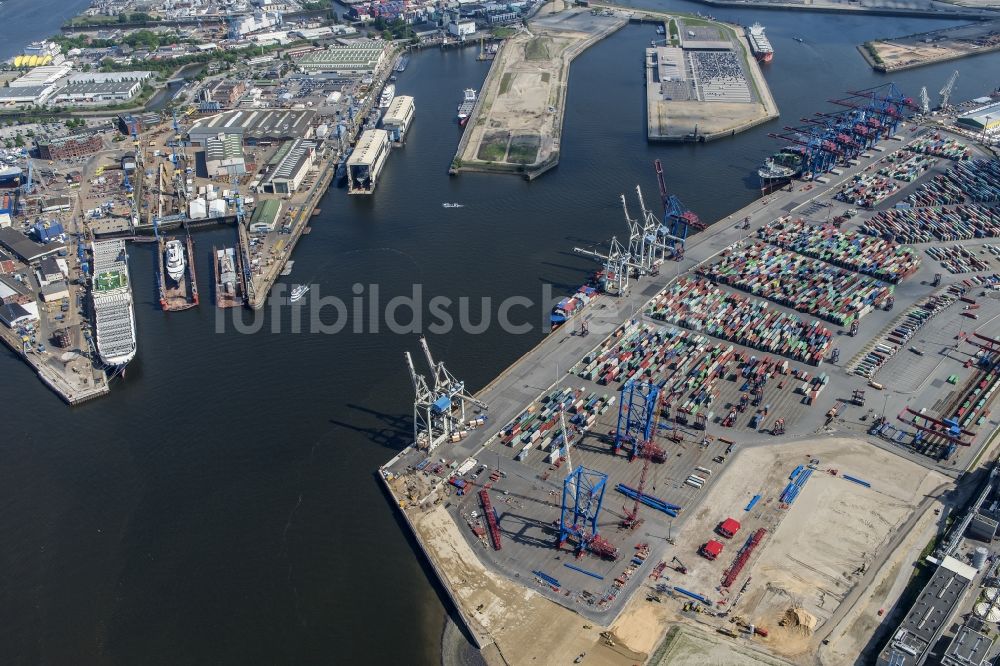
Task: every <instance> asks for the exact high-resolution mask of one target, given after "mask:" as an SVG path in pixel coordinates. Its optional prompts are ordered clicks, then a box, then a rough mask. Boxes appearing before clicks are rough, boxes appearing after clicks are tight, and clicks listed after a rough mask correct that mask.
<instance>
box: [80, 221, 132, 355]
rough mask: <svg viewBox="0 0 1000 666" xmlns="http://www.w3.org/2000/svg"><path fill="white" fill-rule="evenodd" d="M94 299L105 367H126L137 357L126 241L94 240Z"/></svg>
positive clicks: (98, 339) (100, 351) (99, 343)
mask: <svg viewBox="0 0 1000 666" xmlns="http://www.w3.org/2000/svg"><path fill="white" fill-rule="evenodd" d="M91 248H92V250H93V252H94V266H93V277H92V278H91V289H90V293H91V297H92V298H93V300H94V319H95V326H96V338H97V339H96V342H97V352H98V354H99V355H100V357H101V361H103V362H104V364H105V365H108V366H112V367H122V366H125V365H126V364H127V363H128V362H129V361H131V360H132V359H133V358H135V351H136V336H135V310H134V308H133V305H132V283H131V280H130V279H129V274H128V256H127V255H126V253H125V241H123V240H108V241H94V243H93V244H92V245H91Z"/></svg>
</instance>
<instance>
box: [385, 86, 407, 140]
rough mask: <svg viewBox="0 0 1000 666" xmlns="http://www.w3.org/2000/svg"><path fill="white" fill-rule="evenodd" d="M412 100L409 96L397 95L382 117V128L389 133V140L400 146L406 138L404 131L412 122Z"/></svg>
mask: <svg viewBox="0 0 1000 666" xmlns="http://www.w3.org/2000/svg"><path fill="white" fill-rule="evenodd" d="M413 113H414V107H413V98H412V97H410V96H409V95H397V96H396V97H394V98H393V100H392V102H391V103H390V104H389V108H388V109H386V111H385V116H383V117H382V127H383V128H384V129H385V131H386V132H388V133H389V140H390V141H392V142H393V143H395V144H402V143H403V140H404V139H405V138H406V130H408V129H409V128H410V123H411V122H413Z"/></svg>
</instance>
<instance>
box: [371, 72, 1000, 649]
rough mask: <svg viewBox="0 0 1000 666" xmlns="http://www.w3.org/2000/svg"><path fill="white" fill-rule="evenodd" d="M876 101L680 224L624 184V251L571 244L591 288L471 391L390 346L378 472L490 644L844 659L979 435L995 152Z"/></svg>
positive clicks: (669, 202)
mask: <svg viewBox="0 0 1000 666" xmlns="http://www.w3.org/2000/svg"><path fill="white" fill-rule="evenodd" d="M888 90H889V92H884V89H879V90H874V91H868V93H867V95H861V97H862V98H867V99H868V100H869V101H870V104H871V106H870V107H868V108H869V111H871V112H872V113H873V115H877V113H881V114H882V115H881V119H882V125H881V127H880V128H879V131H878V133H877V134H878V137H877V138H875V137H872V136H869V137H868V139H867V140H866V142H865V143H864V145H863V146H862V148H861V149H860V150H858V151H856V152H851V153H848V152H847V151H845V150H843V148H837V147H834V146H833V145H832V144H827V145H825V147H824V144H823V143H822V142H819V143H817V144H816V145H815V146H814V147H813V149H814V150H820V151H821V150H832V151H836V153H837V159H834V160H832V161H831V163H830V164H829V165H828V166H827V167H825V168H826V170H825V171H822V172H820V171H819V170H818V169H817V170H816V171H814V172H813V177H812V179H811V180H809V181H805V180H793V181H791V182H790V183H789V184H787V185H786V186H784V187H783V188H781V189H779V190H778V191H776V192H774V193H773V194H771V195H769V196H766V197H764V198H762V199H760V200H758V201H757V202H754V203H753V204H751V205H750V206H748V207H746V208H745V209H743V210H741V211H737V212H736V213H734V214H733V215H731V216H728V217H727V218H725V219H724V220H719V221H717V222H716V223H715V224H713V225H711V226H709V227H708V228H707V229H705V230H703V231H700V232H699V233H694V232H695V231H699V228H698V227H696V226H695V225H693V224H692V222H695V221H697V216H696V215H695V214H693V213H692V212H691V211H687V210H686V209H685V208H684V207H683V204H681V203H680V202H679V200H678V199H677V197H676V196H675V195H672V194H670V193H669V191H668V187H667V178H666V177H662V178H660V179H659V180H660V182H659V185H660V195H661V200H662V201H663V212H662V213H661V212H660V211H659V210H656V211H654V210H652V209H650V208H649V207H648V206H647V204H646V203H645V201H644V199H643V196H642V191H641V188H638V189H637V192H636V194H635V195H633V196H630V197H623V203H624V204H625V205H624V213H625V223H626V224H625V226H624V227H622V228H621V230H620V233H621V235H622V236H623V237H624V236H625V235H626V234H627V235H628V237H629V238H630V240H631V241H633V242H630V243H629V244H628V246H627V247H626V245H625V244H624V243H618V242H617V241H612V243H611V245H610V246H606V247H603V248H578V251H580V252H582V253H584V254H587V255H589V256H594V257H595V258H597V259H598V260H599V261H600V262H601V264H602V270H601V271H600V274H601V276H600V279H601V280H603V284H604V285H605V286H606V287H610V289H607V290H606V293H605V294H604V295H602V296H601V297H599V298H596V299H593V300H592V301H591V304H590V305H588V306H586V307H584V308H582V310H576V311H575V312H574V313H573V315H572V316H570V317H569V319H568V321H566V322H565V323H564V324H563V325H562V326H560V327H559V328H556V329H555V330H554V332H553V333H552V334H550V335H549V336H548V337H546V338H545V339H544V340H543V341H542V342H541V343H540V344H539V345H538V346H537V347H536V348H534V349H532V350H531V351H530V352H528V353H527V354H525V356H523V357H522V358H521V359H519V360H518V361H517V362H516V363H515V364H514V365H512V366H511V367H510V368H508V369H507V370H506V371H504V372H503V373H502V374H501V375H500V376H499V377H498V378H497V379H495V380H494V381H493V382H491V383H490V384H489V385H488V386H486V387H485V388H483V389H482V390H480V391H478V392H476V393H475V394H472V393H471V392H469V391H468V390H467V389H466V387H465V385H464V383H463V382H461V381H460V379H459V378H456V377H455V376H453V375H452V374H451V373H450V372H449V371H448V370H447V367H446V365H445V363H444V362H443V361H441V360H439V359H435V358H434V357H433V356H432V354H431V351H430V346H429V344H428V342H427V341H426V340H425V341H422V351H423V356H424V359H425V360H426V364H424V363H420V364H419V365H418V364H416V363H414V361H413V359H412V357H411V356H410V355H409V354H407V358H406V361H407V366H408V368H409V372H410V374H411V378H412V380H413V385H414V389H415V401H414V415H413V416H414V435H413V441H414V444H413V445H411V446H410V447H408V448H407V449H405V450H404V451H402V452H401V453H399V454H398V455H397V456H396V457H394V458H393V459H392V460H390V461H389V462H388V463H386V464H385V465H384V466H383V467H382V468H381V469H380V473H381V478H382V479H383V481H384V486H385V488H386V490H387V492H388V493H389V495H390V496H391V497H392V500H393V502H394V503H395V504H396V505H397V506H398V507H399V509H400V512H401V515H402V516H403V518H404V520H405V522H406V523H407V525H408V526H409V528H410V529H411V530H412V531H413V533H414V535H415V537H416V539H417V543H418V544H419V546H420V549H421V552H422V553H423V554H424V556H425V557H427V559H428V561H429V563H430V565H431V568H432V569H433V570H434V571H435V573H436V575H437V576H438V577H439V579H440V580H441V583H442V585H443V587H444V589H445V591H446V593H447V594H448V596H449V598H450V599H451V600H452V602H453V603H454V605H455V607H456V610H457V612H458V614H459V615H460V616H461V617H462V619H463V621H464V623H465V625H466V627H467V629H468V633H469V635H470V636H472V637H473V639H474V640H475V641H476V643H477V645H478V646H479V647H480V648H483V649H484V651H487V652H490V653H492V654H494V655H495V654H496V653H499V655H500V656H501V657H502V658H503V659H504V660H506V661H507V662H509V663H523V662H526V661H530V660H531V659H533V658H534V659H552V658H554V655H558V654H565V655H567V656H569V657H571V658H572V657H574V656H577V655H579V654H583V653H586V654H587V655H589V656H588V658H596V656H597V655H599V658H600V659H601V660H606V661H607V663H635V662H639V661H642V660H645V659H646V658H648V657H653V656H657V655H659V656H662V655H661V654H660V653H659V652H656V650H657V647H658V645H659V643H660V639H661V638H662V636H663V634H664V632H665V631H666V630H667V628H668V627H669V626H671V625H673V626H675V627H679V629H676V628H675V630H672V631H682V632H693V633H694V635H696V637H697V640H700V641H708V643H707V644H706V645H707V646H708V647H706V648H705V649H709V648H711V649H715V648H718V649H730V648H732V649H737V647H738V646H737V645H736V643H734V642H733V641H732V639H731V638H730V636H742V637H744V638H746V639H747V640H750V641H751V643H752V644H753V646H754V648H753V649H754V650H763V651H765V652H766V653H768V659H772V658H778V659H787V660H789V662H790V663H800V662H801V659H802V658H804V655H806V654H807V653H809V652H816V651H833V650H837V651H840V652H838V654H840V653H844V654H846V655H848V656H849V657H850V658H851V659H854V658H856V657H857V655H858V654H860V652H861V651H862V650H863V649H864V648H865V644H866V643H867V641H868V639H869V638H870V628H869V631H868V633H867V634H863V635H862V634H860V633H858V632H857V631H855V629H856V625H855V624H854V623H855V622H856V621H857V620H858V618H859V617H871V618H876V617H877V616H876V613H875V611H876V610H878V609H880V608H885V607H891V606H893V604H894V599H895V598H897V597H898V594H899V592H900V590H901V589H902V587H903V586H905V582H906V579H908V578H909V572H908V571H907V570H906V564H908V562H909V561H912V559H913V558H912V556H911V555H910V550H909V549H912V548H913V547H914V544H915V543H916V542H917V541H919V539H920V538H921V537H923V539H924V540H923V541H921V542H919V543H916V551H919V550H920V549H921V548H923V546H924V545H925V544H926V542H927V540H928V539H930V538H932V537H933V536H934V530H935V524H936V522H935V520H934V519H933V515H932V514H931V509H932V508H935V507H937V508H940V507H941V506H942V504H941V502H942V493H944V492H945V491H946V490H949V489H952V488H955V486H956V484H959V483H961V482H962V481H963V479H964V478H965V477H964V476H963V475H964V474H965V472H966V471H967V470H972V469H974V468H975V467H976V466H977V464H978V461H979V460H980V458H981V456H983V455H985V452H986V448H987V447H988V446H989V445H990V444H991V442H992V432H993V431H994V429H995V427H996V426H997V421H996V420H995V419H993V418H991V405H992V399H993V397H994V395H995V392H996V385H997V375H996V362H997V360H998V357H997V354H998V352H1000V341H998V340H997V336H998V334H1000V330H998V329H1000V326H998V325H997V323H996V322H997V318H998V315H1000V298H998V296H1000V291H998V287H1000V274H998V272H997V261H1000V256H998V255H1000V250H998V249H997V244H995V243H991V242H990V241H991V240H992V238H993V237H994V236H995V235H996V232H997V229H996V228H995V227H993V226H992V225H993V219H994V216H995V214H996V213H995V205H996V203H997V202H998V201H1000V190H997V189H996V186H995V184H994V183H995V182H997V181H996V179H995V178H993V176H992V174H993V173H994V170H995V169H997V168H998V167H997V161H996V159H995V158H993V157H992V156H991V155H990V154H989V153H988V152H986V151H984V150H983V149H982V148H980V147H979V146H977V145H974V144H972V143H964V142H963V141H962V140H961V139H960V138H959V137H958V136H957V135H952V134H949V133H947V132H945V131H942V130H940V129H938V128H928V127H924V126H921V125H918V124H914V123H911V122H908V121H906V120H904V116H905V115H909V113H910V111H909V110H910V109H911V108H912V107H911V106H910V105H911V101H910V100H909V98H903V97H901V96H900V95H899V93H898V91H895V90H894V89H888ZM888 101H893V103H892V104H888V103H887V102H888ZM890 109H892V110H890ZM879 110H880V111H879ZM864 133H867V130H865V131H864V132H861V131H860V130H859V134H864ZM869 134H870V133H869ZM856 139H857V137H855V140H856ZM804 143H807V144H808V143H809V141H804ZM807 156H808V157H809V159H811V160H816V159H818V157H819V156H818V155H813V154H809V153H808V151H807ZM657 172H658V173H657V175H658V176H661V175H663V172H662V169H660V168H658V169H657ZM652 173H653V170H651V175H652ZM820 173H823V174H824V175H822V176H821V175H820ZM657 208H659V207H657ZM615 231H616V230H615V229H609V234H611V233H614V232H615ZM553 378H554V379H555V381H554V382H553ZM960 487H961V486H960ZM908 558H909V559H908ZM900 571H902V574H900ZM900 575H901V576H902V577H903V581H902V583H898V581H897V578H898V576H900ZM833 580H836V581H837V582H836V584H833V583H832V581H833ZM876 583H881V584H882V585H881V586H879V585H876ZM897 583H898V584H897ZM891 595H895V596H891ZM581 616H582V617H581ZM879 616H880V614H879ZM877 624H878V621H877V620H876V621H874V622H871V627H874V626H876V625H877ZM865 626H867V625H865ZM581 627H582V628H581ZM705 629H707V630H708V632H711V633H705V631H704V630H705ZM831 636H836V637H837V638H838V640H837V641H836V642H835V643H831V642H830V641H829V640H828V639H829V638H830V637H831ZM706 637H707V638H706ZM747 637H749V638H747ZM692 640H693V639H692ZM824 641H826V642H824ZM667 644H672V643H671V641H667V642H666V643H665V644H664V645H667ZM740 645H745V644H744V643H743V642H742V641H741V643H740ZM834 645H835V647H834ZM712 646H715V647H712ZM660 647H661V648H663V649H667V648H666V647H664V646H662V645H661V646H660ZM739 649H743V648H739ZM852 651H853V652H852ZM654 652H655V653H656V655H654ZM602 663H603V662H602ZM762 663H771V662H762Z"/></svg>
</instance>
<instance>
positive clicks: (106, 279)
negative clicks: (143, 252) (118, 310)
mask: <svg viewBox="0 0 1000 666" xmlns="http://www.w3.org/2000/svg"><path fill="white" fill-rule="evenodd" d="M126 285H128V279H127V278H126V277H125V274H124V273H122V272H121V271H106V272H104V273H101V274H100V275H98V276H97V284H96V286H97V291H113V290H115V289H121V288H122V287H124V286H126Z"/></svg>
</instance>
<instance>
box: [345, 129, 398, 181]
mask: <svg viewBox="0 0 1000 666" xmlns="http://www.w3.org/2000/svg"><path fill="white" fill-rule="evenodd" d="M388 156H389V133H388V132H386V131H385V130H380V129H374V130H366V131H365V132H364V133H363V134H362V135H361V138H360V139H358V143H357V145H356V146H354V152H352V153H351V156H350V157H349V158H347V191H348V193H349V194H372V193H373V192H374V191H375V186H376V185H377V184H378V176H379V174H380V173H381V172H382V167H383V166H385V160H386V158H387V157H388Z"/></svg>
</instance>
